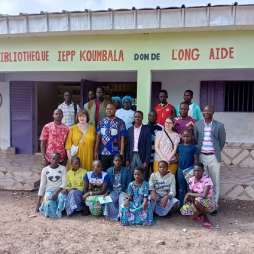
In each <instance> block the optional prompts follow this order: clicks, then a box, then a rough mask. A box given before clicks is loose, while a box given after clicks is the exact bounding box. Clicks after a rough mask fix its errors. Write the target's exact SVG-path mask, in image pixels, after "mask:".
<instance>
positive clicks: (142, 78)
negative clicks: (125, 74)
mask: <svg viewBox="0 0 254 254" xmlns="http://www.w3.org/2000/svg"><path fill="white" fill-rule="evenodd" d="M151 87H152V75H151V70H138V73H137V110H141V111H142V112H143V113H144V122H145V123H146V122H147V115H148V113H149V112H150V108H151V90H152V89H151Z"/></svg>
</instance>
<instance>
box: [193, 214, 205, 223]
mask: <svg viewBox="0 0 254 254" xmlns="http://www.w3.org/2000/svg"><path fill="white" fill-rule="evenodd" d="M193 220H194V221H196V222H199V223H202V222H203V220H204V218H203V217H202V216H196V217H194V218H193Z"/></svg>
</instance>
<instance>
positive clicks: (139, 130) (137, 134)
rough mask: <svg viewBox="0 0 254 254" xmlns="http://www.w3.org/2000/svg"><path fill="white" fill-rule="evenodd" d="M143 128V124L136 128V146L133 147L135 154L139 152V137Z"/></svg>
mask: <svg viewBox="0 0 254 254" xmlns="http://www.w3.org/2000/svg"><path fill="white" fill-rule="evenodd" d="M141 127H142V124H141V125H140V126H139V127H138V128H136V127H135V126H134V146H133V152H138V141H139V136H140V132H141Z"/></svg>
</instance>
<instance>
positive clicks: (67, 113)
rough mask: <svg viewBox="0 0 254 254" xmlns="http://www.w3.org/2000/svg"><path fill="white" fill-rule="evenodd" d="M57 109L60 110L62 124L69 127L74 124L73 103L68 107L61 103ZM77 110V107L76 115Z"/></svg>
mask: <svg viewBox="0 0 254 254" xmlns="http://www.w3.org/2000/svg"><path fill="white" fill-rule="evenodd" d="M58 109H61V110H62V111H63V119H62V123H63V124H65V125H67V126H69V127H70V126H72V125H73V124H75V109H74V103H73V102H72V103H71V104H69V105H68V104H66V103H65V102H63V103H62V104H60V105H59V106H58ZM79 110H80V108H79V106H78V105H77V113H78V112H79Z"/></svg>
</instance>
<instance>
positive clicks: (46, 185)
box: [38, 165, 66, 196]
mask: <svg viewBox="0 0 254 254" xmlns="http://www.w3.org/2000/svg"><path fill="white" fill-rule="evenodd" d="M65 186H66V168H65V167H64V166H62V165H59V166H58V167H57V168H51V167H50V165H49V166H47V167H45V168H43V169H42V171H41V182H40V188H39V192H38V196H44V194H45V193H46V192H47V191H56V190H57V189H60V188H65Z"/></svg>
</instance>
